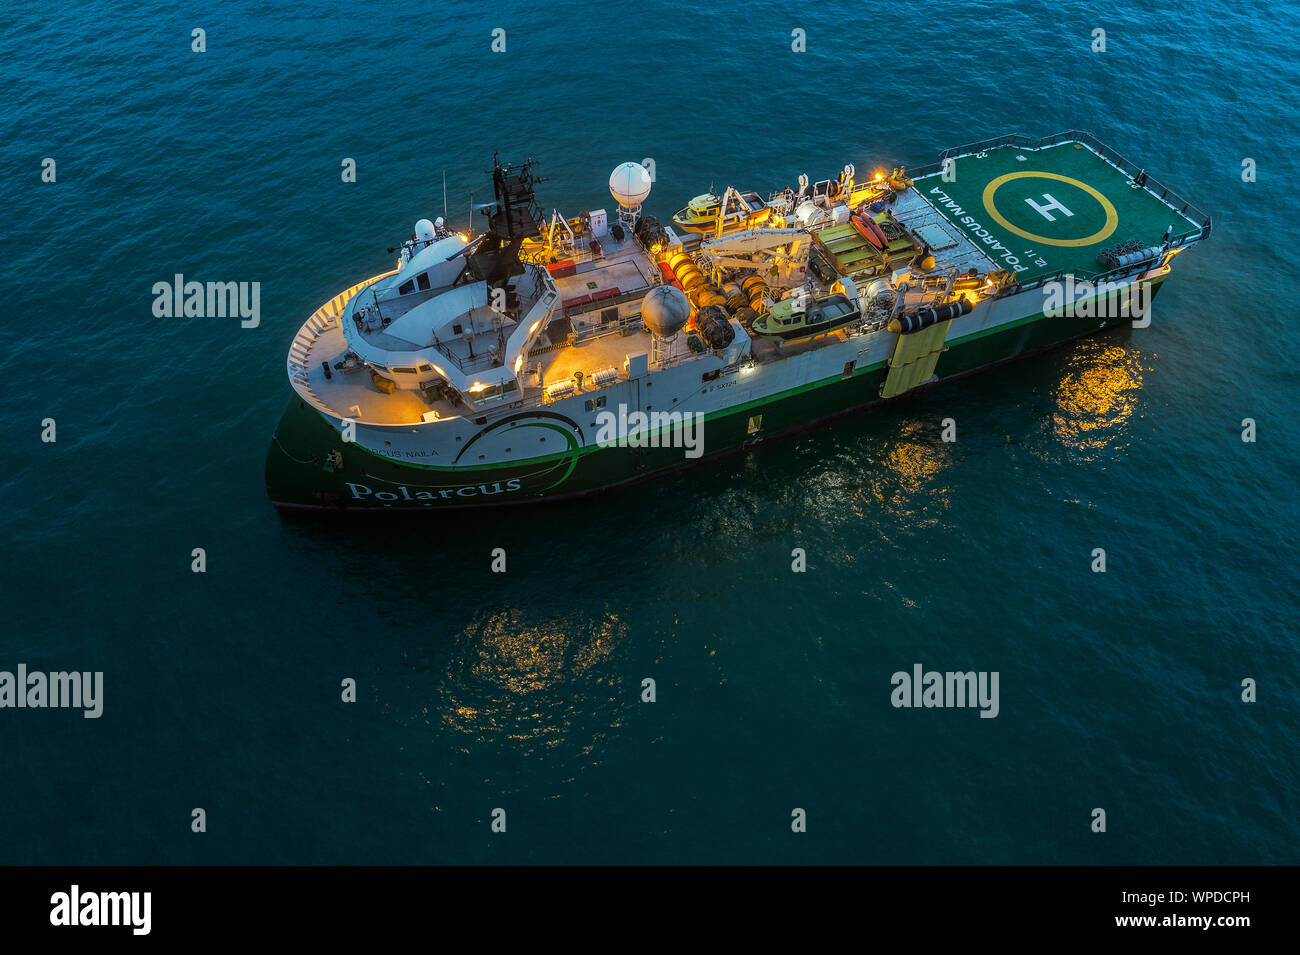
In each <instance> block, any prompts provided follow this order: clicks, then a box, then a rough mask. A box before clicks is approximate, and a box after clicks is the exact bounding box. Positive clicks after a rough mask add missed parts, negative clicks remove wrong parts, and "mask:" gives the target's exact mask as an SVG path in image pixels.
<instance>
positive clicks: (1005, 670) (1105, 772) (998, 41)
mask: <svg viewBox="0 0 1300 955" xmlns="http://www.w3.org/2000/svg"><path fill="white" fill-rule="evenodd" d="M884 9H885V8H881V7H876V6H872V5H866V4H860V3H839V2H836V3H825V4H815V5H797V4H796V5H790V4H783V3H776V2H772V0H755V2H748V3H744V4H735V5H720V4H704V5H677V4H663V5H658V4H654V3H636V4H631V3H628V4H622V3H601V4H584V3H575V2H566V0H556V2H552V3H546V4H534V3H516V2H507V3H503V4H471V3H460V2H458V3H438V4H434V5H432V6H430V5H409V6H408V5H402V4H380V3H364V4H358V3H346V4H345V3H318V4H285V5H280V6H275V7H272V6H271V5H268V4H263V3H254V2H229V3H218V4H210V3H203V4H187V3H171V2H168V3H162V2H156V0H146V2H141V3H134V4H107V3H102V4H101V3H83V4H79V5H77V6H76V7H75V9H73V10H71V11H67V12H66V13H65V12H59V13H58V14H57V15H56V14H55V13H54V12H53V11H52V10H51V9H50V8H48V7H47V6H43V5H38V4H35V3H30V2H19V3H17V4H11V5H8V6H6V8H5V9H4V11H3V12H0V59H2V60H3V62H4V63H5V70H4V78H3V80H0V84H2V85H3V90H4V94H3V104H4V106H3V119H4V122H3V129H4V131H5V133H6V136H5V140H6V148H5V151H4V153H5V155H4V160H3V162H4V166H5V175H4V177H3V179H0V196H2V197H3V209H4V213H5V217H4V218H5V230H4V231H5V237H6V239H7V241H6V242H5V256H4V261H3V263H0V270H3V274H4V289H5V294H6V312H7V316H8V318H7V321H6V325H5V327H6V329H7V345H6V347H4V348H3V349H0V380H2V381H3V382H4V401H3V402H2V403H0V417H2V418H3V422H4V427H5V435H6V441H5V452H4V456H5V464H4V468H3V471H2V473H0V481H3V484H2V486H0V489H2V491H3V497H4V500H5V502H6V504H7V513H6V520H5V527H6V531H5V535H4V558H3V565H2V566H3V576H2V578H0V579H2V580H3V584H2V585H0V586H2V588H3V590H2V592H3V601H4V608H5V617H6V621H5V625H4V629H3V638H2V639H0V670H9V671H12V670H14V669H15V668H16V667H17V665H18V664H20V663H24V664H26V665H27V666H28V667H29V668H30V669H33V670H37V669H39V670H71V669H75V670H88V671H103V673H104V701H103V715H102V716H101V717H100V718H99V719H95V720H91V719H84V718H82V716H81V715H80V714H79V713H76V712H69V711H60V710H15V709H3V710H0V765H3V767H4V772H3V773H2V774H0V863H72V864H80V863H151V862H162V863H235V862H253V863H292V862H309V863H317V862H322V863H350V862H368V863H397V862H413V863H441V862H470V863H483V862H503V863H504V862H525V863H544V862H561V863H578V862H603V863H639V862H650V863H667V862H688V863H709V862H726V863H769V862H777V863H788V862H871V863H960V864H981V863H1015V862H1023V863H1041V864H1061V863H1295V862H1297V861H1300V823H1298V822H1297V819H1298V814H1297V799H1296V792H1297V789H1300V744H1298V743H1297V700H1298V690H1300V685H1298V682H1300V681H1298V676H1297V670H1298V667H1297V648H1298V644H1297V634H1296V623H1295V620H1296V615H1297V614H1296V612H1297V602H1298V601H1297V593H1298V590H1297V580H1296V572H1295V564H1294V561H1295V541H1296V539H1297V536H1298V535H1300V526H1298V524H1300V522H1298V521H1297V508H1296V503H1295V475H1296V474H1297V471H1298V470H1300V452H1298V450H1297V449H1298V448H1300V429H1298V428H1297V424H1296V421H1297V411H1298V410H1300V409H1298V408H1297V400H1296V396H1297V385H1298V383H1300V375H1298V374H1297V371H1296V365H1295V361H1294V356H1295V355H1296V354H1297V352H1298V351H1300V324H1298V323H1297V322H1296V320H1295V307H1294V302H1295V298H1296V283H1295V280H1294V274H1295V272H1294V261H1293V259H1292V255H1293V251H1292V249H1291V247H1290V246H1291V244H1292V243H1291V240H1292V239H1293V237H1294V234H1295V225H1296V222H1297V221H1298V217H1297V211H1298V210H1297V202H1296V198H1295V196H1296V193H1295V191H1294V189H1293V188H1292V187H1293V184H1294V182H1295V174H1296V167H1295V151H1294V148H1293V147H1294V124H1295V115H1294V106H1295V102H1294V99H1293V98H1290V97H1288V96H1287V95H1285V93H1284V91H1286V90H1293V89H1294V88H1295V86H1296V84H1297V80H1298V79H1300V77H1298V76H1297V66H1296V61H1295V58H1294V45H1295V41H1296V38H1297V35H1298V34H1300V19H1298V15H1297V12H1296V8H1295V7H1294V6H1288V5H1286V4H1268V5H1263V6H1259V5H1248V6H1242V5H1240V4H1236V3H1230V2H1227V0H1210V2H1205V3H1198V4H1190V3H1189V4H1181V3H1139V4H1129V3H1117V4H1112V5H1100V6H1099V5H1097V4H1089V3H1080V2H1065V3H1060V4H1054V5H1049V6H1044V5H1037V4H1033V5H1013V4H997V5H992V6H981V5H975V4H964V3H945V2H937V0H936V2H918V3H910V4H902V5H898V6H897V7H891V8H888V9H889V11H890V12H889V13H888V14H887V15H886V14H884V13H882V10H884ZM196 28H201V29H203V30H204V31H205V37H206V52H203V53H195V52H192V49H191V42H192V40H191V36H192V31H193V30H194V29H196ZM498 28H500V29H503V30H505V31H506V50H505V52H503V53H493V52H492V50H491V44H492V32H493V30H495V29H498ZM1096 28H1102V29H1104V30H1105V31H1106V37H1107V49H1106V51H1105V52H1104V53H1096V52H1093V51H1092V50H1091V45H1092V42H1093V30H1094V29H1096ZM795 29H802V30H804V31H806V35H807V51H806V52H803V53H794V52H792V50H791V42H792V40H791V36H792V31H793V30H795ZM1070 128H1083V129H1087V130H1090V131H1091V132H1093V133H1094V134H1096V135H1097V136H1098V137H1099V138H1100V139H1101V140H1102V141H1103V142H1105V143H1107V144H1109V145H1111V146H1113V147H1114V148H1116V149H1118V150H1119V151H1120V152H1122V153H1124V154H1125V155H1127V156H1129V157H1131V158H1133V159H1134V160H1135V161H1137V162H1138V163H1139V164H1140V165H1143V166H1145V167H1146V168H1148V169H1149V170H1150V172H1151V173H1152V175H1154V176H1156V177H1157V178H1158V179H1160V180H1161V181H1162V182H1165V183H1168V184H1170V185H1171V186H1173V187H1174V188H1176V189H1178V190H1179V191H1180V192H1182V193H1184V194H1185V195H1187V196H1188V197H1189V198H1190V199H1192V200H1193V201H1194V202H1196V203H1197V205H1199V206H1200V207H1202V208H1203V209H1205V210H1207V211H1209V212H1210V213H1212V214H1213V216H1214V220H1215V222H1214V233H1213V236H1212V237H1211V239H1210V240H1209V241H1208V242H1207V243H1205V244H1204V245H1202V246H1199V247H1197V248H1195V249H1194V250H1193V251H1190V252H1187V253H1185V254H1183V255H1181V256H1180V257H1179V258H1178V259H1177V260H1176V269H1175V272H1174V275H1173V276H1172V278H1171V280H1170V281H1169V282H1168V283H1167V285H1166V288H1165V290H1164V291H1163V292H1162V294H1161V296H1160V298H1159V299H1158V300H1157V302H1156V306H1155V313H1154V318H1153V322H1152V324H1151V326H1150V327H1149V328H1146V329H1137V330H1133V329H1125V330H1121V331H1117V332H1113V333H1108V334H1105V335H1103V336H1101V337H1097V338H1094V339H1090V340H1086V341H1082V342H1078V343H1076V344H1072V345H1069V346H1066V347H1062V348H1060V349H1058V350H1055V351H1053V352H1051V353H1048V354H1045V355H1042V356H1038V357H1034V358H1031V359H1028V360H1026V361H1023V362H1019V363H1016V364H1013V365H1009V366H1005V367H1002V368H999V369H997V370H996V371H993V372H990V373H988V374H985V375H982V376H977V377H973V378H969V379H966V380H964V381H962V382H960V383H956V384H953V385H951V386H948V387H944V388H940V389H935V390H931V391H929V392H927V393H924V394H922V395H919V396H915V397H913V398H911V399H908V400H906V401H903V402H900V403H896V404H895V405H893V406H891V407H889V408H888V409H885V410H880V411H877V412H873V413H870V414H867V415H861V416H856V417H852V418H849V419H847V420H842V421H840V422H838V423H835V424H833V425H830V426H826V427H823V428H820V429H817V430H814V431H809V432H806V433H804V434H802V435H800V436H798V437H796V438H793V439H790V440H785V441H780V442H776V443H772V444H770V445H769V446H765V447H762V448H760V449H758V450H755V451H753V452H752V453H747V454H745V455H743V456H737V457H733V458H730V459H727V460H724V461H721V462H718V463H712V464H705V465H702V466H700V467H697V468H694V469H692V470H689V471H687V472H683V473H681V474H679V475H677V476H673V477H669V478H666V479H663V480H660V481H656V482H653V483H649V484H646V485H643V486H640V487H636V488H633V489H630V490H626V491H623V492H619V493H615V494H610V495H604V496H600V497H596V498H593V499H589V500H586V501H584V502H582V503H578V504H557V505H553V506H547V507H542V508H533V509H508V510H505V511H500V512H488V513H483V514H472V513H464V514H456V515H443V514H438V515H431V516H429V517H428V519H415V518H411V519H400V520H381V521H374V522H372V521H361V522H355V521H352V522H339V521H320V520H306V521H303V520H292V521H291V520H285V519H282V518H281V517H279V516H277V514H276V513H275V511H274V510H273V509H272V508H271V507H270V505H269V504H268V502H267V499H266V494H265V490H264V486H263V475H262V468H263V461H264V457H265V453H266V449H267V445H268V442H269V440H270V436H271V433H272V431H273V429H274V428H275V425H276V422H277V420H278V418H279V415H280V413H281V411H282V410H283V407H284V405H285V403H286V401H287V398H288V394H289V391H288V385H287V382H286V380H285V374H284V357H285V352H286V350H287V348H288V344H289V341H290V339H291V337H292V336H293V334H294V332H295V330H296V329H297V327H298V326H299V325H300V324H301V323H302V322H303V321H304V320H305V319H306V317H307V316H308V315H309V314H310V313H311V312H312V311H313V310H314V309H315V308H316V307H317V306H318V305H320V304H321V303H322V302H324V301H326V300H328V299H329V298H331V297H332V296H333V295H334V294H335V293H337V292H338V291H339V290H341V289H343V288H345V287H346V286H348V285H350V284H352V283H354V282H356V281H358V280H360V279H361V278H364V277H365V276H367V275H372V274H375V273H376V272H378V271H380V270H382V269H383V268H384V267H385V266H386V264H387V263H388V262H389V261H390V260H391V258H392V257H391V256H390V255H389V254H388V253H387V252H386V251H385V249H386V248H387V247H388V246H392V245H396V244H398V243H399V242H400V241H401V240H402V239H404V238H405V237H406V236H407V234H408V233H409V232H410V230H411V225H412V223H413V222H414V221H415V220H416V219H417V218H420V217H423V216H429V217H432V216H434V215H437V214H440V213H441V212H442V207H443V197H442V182H443V174H444V173H445V175H446V183H447V197H448V203H449V206H448V208H449V218H450V221H451V223H452V224H453V225H454V226H456V227H462V226H464V225H465V224H466V222H467V219H468V206H469V203H470V201H471V194H472V195H473V196H474V197H476V198H477V201H482V200H483V198H484V197H485V196H486V195H487V194H488V192H489V191H490V180H489V177H488V175H487V172H488V170H489V169H490V168H491V162H492V156H493V154H494V153H496V152H498V151H499V153H500V156H501V158H502V159H503V160H513V159H520V158H524V157H527V156H532V157H535V158H537V159H538V160H539V161H540V162H541V163H542V166H541V169H542V172H543V174H544V175H546V176H548V177H549V181H548V182H546V183H545V184H544V185H543V186H542V192H541V195H540V196H539V199H540V200H541V202H542V203H543V205H544V207H545V208H547V209H548V210H549V209H550V208H551V207H552V206H558V207H559V208H560V209H561V210H563V211H565V212H567V213H570V214H572V213H576V212H577V211H578V210H579V209H590V208H597V207H600V206H606V207H609V206H611V205H612V204H611V203H610V200H609V197H608V194H607V192H606V181H607V177H608V174H609V172H610V170H611V169H613V167H614V166H615V165H617V164H618V163H620V162H622V161H625V160H628V159H633V160H641V159H642V158H646V157H649V158H653V159H654V160H655V163H656V167H657V168H656V173H657V182H656V185H655V190H654V193H653V194H652V196H651V198H650V200H649V203H648V207H647V211H649V212H652V213H655V214H658V215H660V216H661V217H662V216H665V215H667V214H670V213H671V212H672V211H673V210H674V209H676V208H677V207H678V206H679V205H681V204H682V203H683V202H684V200H685V199H687V198H689V197H690V196H692V195H695V194H696V193H699V192H703V191H704V190H705V189H707V188H708V187H709V186H710V185H711V184H713V185H717V186H723V185H726V184H727V183H735V184H736V185H738V186H741V187H747V188H757V189H761V190H767V189H775V188H779V187H781V186H784V185H785V184H787V183H793V182H794V181H795V179H796V178H797V176H798V174H799V173H801V172H806V173H808V174H809V176H810V177H811V178H812V179H814V180H816V179H820V178H825V177H828V176H831V175H833V174H835V173H836V172H837V171H838V170H839V169H840V167H841V166H842V165H843V164H844V163H845V162H853V163H855V164H856V165H857V167H858V169H859V170H866V169H871V168H875V167H876V166H882V167H885V168H888V167H890V166H892V165H897V164H899V163H907V164H909V165H912V166H917V165H920V164H922V163H926V162H930V161H932V160H933V159H935V158H936V156H937V154H938V152H939V151H940V150H941V149H943V148H946V147H949V146H956V145H960V144H962V143H967V142H972V141H975V140H979V139H983V138H985V137H990V136H995V135H998V134H1002V133H1007V132H1023V133H1026V134H1030V135H1034V136H1039V135H1046V134H1049V133H1053V132H1057V131H1060V130H1064V129H1070ZM46 157H50V158H53V159H54V160H55V161H56V170H57V181H56V182H54V183H43V182H42V181H41V171H42V160H43V159H45V158H46ZM345 158H352V159H354V160H355V161H356V166H357V177H356V178H357V181H356V182H355V183H344V182H343V181H342V177H341V175H340V171H341V164H342V162H343V160H344V159H345ZM1247 158H1250V159H1253V160H1254V161H1255V164H1256V167H1257V181H1255V182H1243V180H1242V175H1241V174H1242V169H1243V166H1242V163H1243V160H1244V159H1247ZM176 273H182V274H183V275H185V276H186V278H193V279H198V280H201V281H236V282H242V281H247V282H254V281H256V282H259V283H260V289H261V321H260V324H259V325H258V327H257V328H241V327H240V324H239V322H238V321H237V320H235V319H215V318H205V319H163V318H156V317H155V316H154V315H153V312H152V301H153V296H152V293H151V289H152V286H153V284H154V283H155V282H159V281H171V279H172V276H173V275H174V274H176ZM947 417H952V418H954V419H955V420H956V422H957V423H958V440H957V441H956V443H944V442H943V441H942V440H941V438H940V425H939V423H940V422H941V421H942V419H944V418H947ZM47 418H52V419H54V420H55V422H56V425H57V441H56V442H55V443H52V444H51V443H44V442H42V440H41V431H42V422H43V420H44V419H47ZM1245 418H1251V419H1254V421H1255V422H1256V424H1257V431H1258V440H1257V441H1255V442H1254V443H1247V442H1243V440H1242V422H1243V419H1245ZM498 547H500V548H504V549H505V550H506V553H507V555H508V558H507V560H508V563H507V572H506V573H505V574H494V573H492V572H491V571H490V552H491V550H492V549H493V548H498ZM195 548H203V549H204V551H205V553H206V573H202V574H197V573H193V572H192V569H191V563H192V557H191V554H192V552H193V550H194V549H195ZM795 548H803V549H804V551H805V552H806V554H807V572H806V573H803V574H795V573H792V571H791V560H792V558H791V553H792V551H793V550H794V549H795ZM1096 548H1103V549H1104V550H1105V552H1106V561H1107V565H1106V572H1105V573H1104V574H1101V573H1094V572H1092V565H1093V551H1094V549H1096ZM917 663H919V664H922V665H923V666H924V667H925V668H927V669H936V670H942V671H946V670H976V671H996V672H998V674H999V675H1000V683H999V686H1000V706H999V713H998V716H997V717H996V718H993V719H981V718H979V715H978V711H977V710H974V709H920V710H917V709H900V708H895V707H893V706H892V705H891V702H890V696H891V691H892V689H893V687H892V684H891V676H892V675H893V674H894V673H895V672H897V671H909V672H910V671H911V669H912V667H913V665H914V664H917ZM647 678H648V679H653V680H654V681H655V687H656V701H655V702H653V703H646V702H642V701H641V696H642V687H643V681H644V680H645V679H647ZM345 679H353V680H355V681H356V685H357V700H356V702H355V703H344V702H343V701H342V699H341V692H342V691H341V684H342V682H343V681H344V680H345ZM1247 679H1251V680H1254V681H1256V683H1257V688H1258V689H1257V692H1258V702H1255V703H1245V702H1243V701H1242V699H1241V695H1242V692H1243V691H1242V681H1243V680H1247ZM195 808H202V809H204V810H205V812H206V825H207V831H206V832H205V833H202V834H199V833H194V832H192V831H191V819H192V812H193V810H194V809H195ZM1096 808H1103V809H1104V810H1105V812H1106V818H1107V826H1106V831H1105V832H1104V833H1098V832H1094V831H1092V826H1091V823H1092V819H1093V810H1094V809H1096ZM496 809H504V810H505V814H506V818H507V829H506V832H505V833H494V832H492V831H491V822H492V819H493V812H494V810H496ZM795 809H803V810H805V811H806V813H807V820H808V821H807V831H806V832H805V833H794V832H792V831H791V819H792V812H793V811H794V810H795Z"/></svg>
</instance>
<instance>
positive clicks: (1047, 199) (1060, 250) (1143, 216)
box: [916, 142, 1198, 283]
mask: <svg viewBox="0 0 1300 955" xmlns="http://www.w3.org/2000/svg"><path fill="white" fill-rule="evenodd" d="M953 170H954V174H955V178H954V179H953V181H952V182H946V181H945V180H944V179H943V176H942V175H941V174H940V173H934V174H932V175H929V176H925V177H924V178H922V179H918V180H917V181H916V188H917V190H919V191H920V193H921V194H922V195H924V196H925V198H926V199H927V200H928V201H929V202H930V203H931V204H932V205H934V206H935V208H936V209H938V210H939V211H940V212H941V213H942V214H943V215H944V216H946V217H947V218H948V219H949V220H951V221H952V222H953V224H954V225H956V226H957V228H958V229H959V230H960V231H962V232H963V234H965V235H966V236H967V237H968V238H970V239H972V240H973V241H974V242H975V243H976V244H977V245H979V246H980V247H981V248H982V249H984V250H985V251H987V252H988V253H989V255H990V257H991V258H992V259H993V260H994V262H996V263H998V264H999V265H1001V266H1003V267H1007V266H1008V265H1010V264H1012V263H1010V262H1009V261H1008V260H1007V259H1006V256H1008V255H1009V256H1014V257H1015V259H1017V260H1018V262H1019V264H1020V265H1022V266H1026V268H1025V270H1024V271H1021V272H1019V273H1018V274H1019V278H1020V281H1021V282H1022V283H1023V282H1028V281H1033V280H1034V279H1036V278H1038V277H1039V276H1042V275H1048V274H1051V273H1054V272H1057V271H1060V270H1065V271H1067V272H1073V273H1076V274H1084V273H1088V274H1092V273H1096V272H1101V271H1105V267H1104V266H1102V265H1100V264H1099V263H1098V262H1097V254H1098V253H1099V252H1100V251H1101V250H1102V249H1104V248H1110V247H1113V246H1115V245H1118V244H1119V243H1120V242H1123V241H1126V240H1129V239H1136V240H1138V241H1140V242H1141V243H1142V244H1143V245H1144V246H1146V245H1159V244H1160V242H1161V240H1162V239H1163V237H1164V234H1165V230H1166V229H1167V228H1168V227H1169V226H1170V225H1172V226H1173V227H1174V234H1175V235H1177V234H1179V233H1183V232H1187V231H1189V230H1191V229H1194V228H1197V227H1198V224H1197V223H1195V222H1193V221H1192V220H1190V219H1188V218H1186V217H1184V216H1183V215H1181V214H1179V212H1178V211H1177V210H1176V209H1174V208H1171V207H1170V206H1169V205H1167V204H1166V203H1165V202H1163V201H1161V199H1160V198H1159V197H1158V196H1157V195H1155V194H1154V193H1152V192H1151V191H1149V190H1148V189H1145V188H1142V187H1139V186H1137V185H1135V184H1134V182H1133V180H1132V179H1131V178H1130V177H1129V176H1128V175H1126V174H1125V173H1124V172H1122V171H1120V170H1119V169H1117V168H1116V167H1115V166H1113V165H1111V164H1110V163H1108V162H1107V161H1106V160H1104V159H1102V158H1101V157H1100V156H1098V155H1097V154H1096V153H1094V152H1093V151H1092V150H1091V149H1088V148H1087V147H1086V146H1083V145H1081V144H1079V143H1072V142H1067V143H1060V144H1057V145H1055V146H1048V147H1046V148H1044V149H1037V150H1027V149H1022V148H1019V147H1016V146H1004V147H1001V148H998V149H991V150H989V151H987V152H985V153H983V154H976V155H969V156H961V157H959V158H957V159H955V160H954V161H953ZM1003 177H1008V178H1003ZM1057 177H1060V178H1057ZM999 180H1001V181H999ZM1035 205H1036V206H1038V207H1040V208H1041V210H1042V211H1039V208H1035ZM1062 206H1063V207H1064V209H1062V208H1061V207H1062ZM1112 210H1113V212H1112ZM999 216H1000V217H1001V221H999V218H998V217H999ZM1017 230H1019V231H1017ZM985 234H987V235H988V236H991V237H992V238H993V239H994V240H995V241H996V242H997V243H999V244H1000V245H1001V246H1002V247H1003V248H1002V249H999V248H997V246H994V245H991V244H990V243H989V241H987V239H986V236H985ZM1064 243H1071V244H1064Z"/></svg>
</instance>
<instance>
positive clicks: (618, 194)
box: [609, 162, 652, 208]
mask: <svg viewBox="0 0 1300 955" xmlns="http://www.w3.org/2000/svg"><path fill="white" fill-rule="evenodd" d="M651 185H652V183H651V182H650V173H649V172H648V171H646V168H645V166H643V165H641V164H640V163H639V162H625V163H623V164H622V165H620V166H619V167H618V168H617V169H615V170H614V171H613V172H612V173H610V174H609V194H610V195H611V196H613V197H614V201H615V202H617V203H618V204H619V205H620V206H623V207H624V208H632V207H634V206H639V205H641V203H643V202H645V200H646V197H647V196H649V195H650V186H651Z"/></svg>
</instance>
